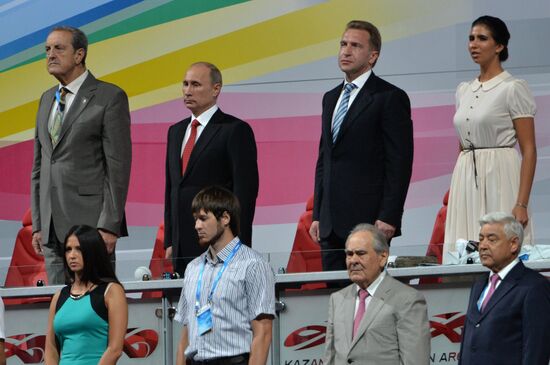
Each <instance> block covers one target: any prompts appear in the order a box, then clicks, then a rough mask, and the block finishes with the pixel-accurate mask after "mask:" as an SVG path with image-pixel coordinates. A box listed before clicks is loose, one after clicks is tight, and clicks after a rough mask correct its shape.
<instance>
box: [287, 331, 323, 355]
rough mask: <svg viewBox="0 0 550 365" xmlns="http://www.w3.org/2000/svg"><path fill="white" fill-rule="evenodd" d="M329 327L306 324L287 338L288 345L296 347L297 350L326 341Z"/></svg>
mask: <svg viewBox="0 0 550 365" xmlns="http://www.w3.org/2000/svg"><path fill="white" fill-rule="evenodd" d="M326 332H327V328H326V327H325V326H316V325H311V326H306V327H302V328H298V329H297V330H296V331H294V332H292V333H291V334H290V335H288V336H287V338H286V339H285V343H284V345H285V346H286V347H294V346H296V348H295V349H294V350H295V351H297V350H305V349H309V348H312V347H315V346H319V345H321V344H323V343H325V336H326Z"/></svg>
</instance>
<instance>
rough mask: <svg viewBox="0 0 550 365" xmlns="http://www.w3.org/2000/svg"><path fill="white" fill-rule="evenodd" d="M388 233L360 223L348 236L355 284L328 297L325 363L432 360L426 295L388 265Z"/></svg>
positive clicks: (408, 364) (406, 364)
mask: <svg viewBox="0 0 550 365" xmlns="http://www.w3.org/2000/svg"><path fill="white" fill-rule="evenodd" d="M388 254H389V247H388V244H387V241H386V236H385V235H384V234H383V233H382V232H381V231H380V230H378V229H377V228H376V227H374V226H373V225H370V224H359V225H357V226H356V227H355V228H354V229H353V230H352V231H351V233H350V234H349V236H348V238H347V240H346V266H347V269H348V274H349V277H350V279H351V281H353V283H354V284H352V285H349V286H348V287H346V288H344V289H342V290H340V291H338V292H336V293H333V294H332V295H331V296H330V303H329V314H328V323H327V335H326V352H325V362H324V363H325V364H330V365H339V364H351V363H356V364H361V365H369V364H372V365H423V364H426V365H427V364H429V363H430V330H429V326H428V313H427V308H426V301H425V299H424V297H423V296H422V294H421V293H420V292H419V291H417V290H415V289H413V288H411V287H409V286H407V285H405V284H402V283H400V282H399V281H397V280H395V279H394V278H392V277H391V276H390V275H389V274H388V273H386V271H385V270H384V267H385V266H386V262H387V260H388Z"/></svg>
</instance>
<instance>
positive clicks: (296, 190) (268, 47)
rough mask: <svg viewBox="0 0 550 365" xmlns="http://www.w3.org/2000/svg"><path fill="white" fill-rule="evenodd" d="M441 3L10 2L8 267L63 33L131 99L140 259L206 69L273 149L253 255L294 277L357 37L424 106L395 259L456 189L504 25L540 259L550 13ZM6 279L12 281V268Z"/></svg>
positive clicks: (4, 71)
mask: <svg viewBox="0 0 550 365" xmlns="http://www.w3.org/2000/svg"><path fill="white" fill-rule="evenodd" d="M529 3H530V4H529V5H526V4H523V5H522V4H520V3H519V2H516V1H513V0H507V1H498V2H496V1H494V0H483V1H473V0H468V1H441V0H417V1H408V0H372V1H371V0H369V1H367V0H327V1H323V0H286V1H274V0H254V1H246V0H207V1H206V0H185V1H183V0H181V1H178V0H146V1H140V0H116V1H108V0H87V1H70V0H62V1H55V2H53V1H47V0H34V1H33V0H0V166H1V170H2V175H1V179H0V240H1V249H0V256H3V257H4V264H5V265H7V262H8V260H9V256H10V255H11V249H12V247H13V242H14V240H15V235H16V233H17V230H18V229H19V228H20V226H21V224H20V222H21V217H22V216H23V213H24V212H25V210H26V209H27V208H28V207H29V205H30V197H29V192H30V171H31V166H32V149H33V142H32V139H33V132H34V123H35V119H34V118H35V114H36V110H37V106H38V100H39V98H40V95H41V93H42V92H43V91H44V90H46V89H47V88H49V87H51V86H53V85H54V84H55V83H56V81H55V79H54V78H52V77H51V76H50V75H49V74H48V73H47V72H46V69H45V61H44V49H43V44H44V40H45V38H46V36H47V34H48V32H49V29H51V27H52V26H55V25H61V24H64V25H73V26H77V27H80V28H81V29H83V30H84V31H85V32H86V33H87V34H88V36H89V39H90V47H89V56H88V59H87V64H88V67H89V69H90V70H91V71H92V72H93V73H94V75H95V76H96V77H98V78H100V79H103V80H105V81H109V82H113V83H115V84H117V85H119V86H120V87H122V88H123V89H124V90H125V91H126V92H127V93H128V95H129V97H130V107H131V112H132V141H133V156H134V158H133V163H132V176H131V186H130V191H129V197H128V204H127V216H128V222H129V224H130V226H131V237H130V238H127V239H123V240H121V244H120V246H119V249H120V250H121V251H122V252H126V253H127V254H128V257H129V258H136V257H137V258H140V259H145V258H146V257H147V255H149V254H150V249H151V248H152V244H153V242H154V236H155V233H156V229H157V226H158V224H159V223H160V222H161V220H162V217H163V199H164V159H165V143H166V133H167V130H168V127H169V126H170V125H171V124H173V123H175V122H177V121H179V120H181V119H183V118H184V117H186V116H188V115H189V112H188V111H187V110H186V109H185V107H184V106H183V104H182V102H181V79H182V76H183V74H184V72H185V70H186V68H187V67H188V65H189V64H191V63H193V62H195V61H200V60H206V61H210V62H213V63H215V64H216V65H218V67H219V68H220V69H221V70H222V73H223V76H224V84H225V86H224V88H223V91H222V95H221V97H220V100H219V105H220V107H221V108H222V109H223V110H224V111H225V112H228V113H230V114H234V115H236V116H238V117H240V118H242V119H244V120H247V121H248V122H249V123H250V124H251V126H252V127H253V129H254V132H255V135H256V140H257V144H258V159H259V160H258V162H259V167H260V193H259V197H258V200H257V213H256V217H255V231H254V243H255V246H256V248H257V249H258V250H260V251H263V252H266V253H267V252H269V253H271V259H272V261H274V262H276V261H280V262H281V263H284V262H285V260H286V259H287V257H288V252H289V251H290V248H291V246H292V241H293V238H294V232H295V228H296V223H297V221H298V217H299V215H300V214H301V212H302V211H303V210H304V207H305V201H306V200H307V199H308V197H309V196H310V195H311V194H312V193H313V175H314V166H315V161H316V158H317V147H318V140H319V135H320V113H321V98H322V95H323V93H324V92H325V91H327V90H329V89H330V88H332V87H333V86H334V85H336V84H337V83H339V82H340V81H341V79H342V78H343V75H342V74H341V72H340V71H339V70H338V67H337V64H336V53H337V50H338V41H339V38H340V36H341V33H342V30H343V27H344V25H345V23H346V22H347V21H349V20H351V19H352V18H357V19H367V20H369V21H372V22H373V23H375V24H376V25H377V26H379V28H380V30H381V33H382V37H383V41H384V44H383V48H382V56H381V59H380V61H379V62H378V64H377V66H376V68H375V72H376V73H377V74H378V75H380V76H382V77H384V78H386V79H388V80H389V81H390V82H392V83H395V84H397V85H398V86H400V87H402V88H403V89H405V90H406V91H407V92H408V94H409V96H410V97H411V101H412V106H413V119H414V130H415V164H414V172H413V181H412V185H411V188H410V190H409V196H408V199H407V203H406V212H405V218H404V227H403V232H404V235H403V237H401V238H399V239H396V240H395V241H394V243H393V246H394V247H396V249H399V248H400V247H409V248H410V247H412V246H415V250H416V252H417V253H422V252H423V251H424V250H425V248H426V245H427V242H428V241H429V239H430V235H431V229H432V226H433V222H434V220H435V216H436V213H437V210H438V209H439V207H440V206H441V200H442V198H443V195H444V194H445V192H446V190H447V189H448V186H449V182H450V173H451V171H452V168H453V165H454V161H455V158H456V154H457V149H458V142H457V138H456V136H455V132H454V128H453V126H452V115H453V113H454V90H455V87H456V85H457V84H458V83H459V82H460V81H462V80H467V79H471V78H473V77H475V76H476V73H477V69H476V65H475V64H473V62H472V61H471V60H470V59H469V55H468V54H467V52H466V40H467V35H468V31H469V24H470V22H471V21H472V20H473V19H475V18H476V17H477V16H479V15H482V14H485V13H489V14H492V15H496V16H499V17H501V18H503V19H505V20H506V22H507V24H508V25H509V27H510V30H511V33H512V41H511V45H510V53H511V58H510V60H509V61H508V62H507V63H506V64H505V66H506V68H507V69H508V70H509V71H510V72H511V73H512V74H514V75H516V76H518V77H521V78H524V79H526V80H527V81H528V82H529V84H530V86H531V87H532V89H533V92H534V93H535V95H536V98H537V105H538V114H537V118H536V128H537V145H538V148H539V163H538V170H537V176H536V181H535V185H534V188H533V196H532V203H531V206H532V209H533V212H534V221H535V229H536V239H537V241H538V242H539V243H549V242H550V227H545V226H544V225H545V222H547V221H548V219H549V218H550V184H549V179H550V168H549V167H550V164H549V162H548V161H549V158H550V149H549V145H550V126H549V120H550V106H549V101H550V84H549V83H550V71H549V70H550V65H549V60H550V50H549V49H548V47H546V46H545V45H546V41H545V37H544V35H545V34H546V35H547V34H550V5H548V4H546V2H538V1H529ZM4 264H3V265H4Z"/></svg>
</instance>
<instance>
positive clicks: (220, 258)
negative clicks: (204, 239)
mask: <svg viewBox="0 0 550 365" xmlns="http://www.w3.org/2000/svg"><path fill="white" fill-rule="evenodd" d="M239 241H240V238H239V237H238V236H237V237H235V238H233V239H232V240H231V242H229V243H228V244H227V245H225V247H224V248H222V249H221V250H220V252H218V253H217V254H216V260H215V261H214V260H213V258H212V257H211V256H210V255H211V252H212V251H210V248H209V249H208V250H206V260H207V261H208V262H210V263H212V264H214V265H215V264H217V263H218V262H225V260H227V258H228V257H229V255H231V252H232V251H233V249H234V248H235V246H237V244H238V243H239Z"/></svg>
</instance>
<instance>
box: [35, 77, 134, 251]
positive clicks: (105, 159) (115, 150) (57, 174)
mask: <svg viewBox="0 0 550 365" xmlns="http://www.w3.org/2000/svg"><path fill="white" fill-rule="evenodd" d="M57 89H58V86H55V87H53V88H51V89H50V90H48V91H46V92H45V93H44V94H42V97H41V99H40V105H39V109H38V113H37V116H36V131H35V138H34V164H33V169H32V176H31V204H32V225H33V232H36V231H42V238H43V240H44V242H46V241H47V240H48V237H49V230H50V222H51V220H52V219H53V221H54V225H55V232H56V234H57V238H58V239H59V240H60V241H61V242H63V240H64V238H65V234H66V233H67V231H68V230H69V229H70V228H71V226H73V225H75V224H87V225H90V226H92V227H98V228H103V229H105V230H107V231H109V232H112V233H115V234H117V235H119V236H122V235H127V229H126V224H125V219H124V206H125V204H126V197H127V194H128V184H129V182H130V167H131V162H132V144H131V140H130V111H129V108H128V97H127V96H126V94H125V93H124V91H123V90H122V89H120V88H119V87H117V86H115V85H113V84H109V83H106V82H103V81H100V80H97V79H96V78H95V77H94V76H93V75H92V74H91V73H90V74H89V75H88V77H87V78H86V80H84V83H83V84H82V86H81V87H80V89H79V90H78V93H77V94H76V95H75V97H74V100H73V102H72V104H71V107H70V109H69V110H68V112H67V114H66V115H65V117H64V119H63V125H62V127H61V136H60V139H59V141H58V143H57V145H56V146H55V147H53V146H52V142H51V139H50V135H49V132H48V120H49V116H50V111H51V108H52V105H53V104H54V98H55V92H56V90H57Z"/></svg>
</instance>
